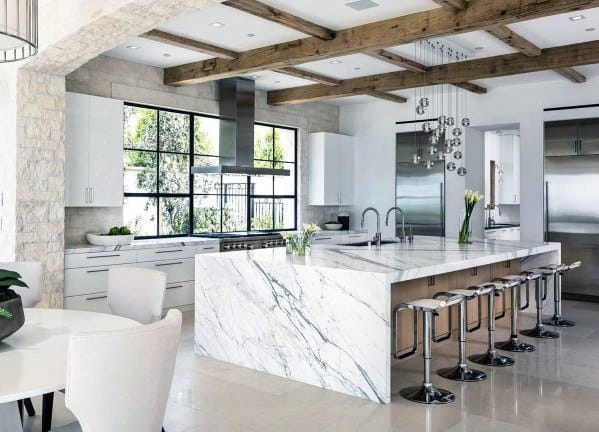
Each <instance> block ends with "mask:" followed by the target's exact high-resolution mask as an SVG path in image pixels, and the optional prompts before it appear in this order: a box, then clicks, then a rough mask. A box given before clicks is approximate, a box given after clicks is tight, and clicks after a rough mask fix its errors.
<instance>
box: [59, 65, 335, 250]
mask: <svg viewBox="0 0 599 432" xmlns="http://www.w3.org/2000/svg"><path fill="white" fill-rule="evenodd" d="M162 77H163V73H162V69H159V68H155V67H151V66H145V65H140V64H136V63H132V62H128V61H125V60H120V59H116V58H112V57H106V56H98V57H96V58H94V59H92V60H90V61H89V62H87V63H86V64H85V65H83V66H82V67H80V68H78V69H77V70H75V71H73V72H72V73H71V74H69V75H68V76H67V77H66V89H67V91H72V92H77V93H85V94H91V95H95V96H101V97H109V98H115V99H120V100H124V101H128V102H137V103H142V104H148V105H154V106H160V107H169V108H176V109H181V110H187V111H192V112H198V113H206V114H218V109H219V108H218V92H217V86H216V84H215V83H208V84H202V85H195V86H188V87H170V86H165V85H163V84H162ZM256 120H257V121H259V122H264V123H272V124H278V125H282V126H290V127H295V128H298V131H299V133H298V140H299V142H298V144H299V152H298V154H299V156H298V173H299V174H298V175H300V177H299V179H298V199H299V205H298V208H299V215H298V220H299V223H300V224H301V223H304V222H315V223H322V222H325V221H326V220H329V219H331V218H333V217H334V216H335V215H336V214H337V211H338V207H313V206H308V134H309V133H310V132H338V131H339V107H338V106H334V105H329V104H323V103H312V104H304V105H297V106H293V105H292V106H282V107H274V106H269V105H267V103H266V93H265V92H262V91H257V95H256ZM122 219H123V217H122V211H120V209H117V210H116V211H115V209H110V208H93V209H78V208H67V209H66V232H65V238H66V242H67V244H72V243H81V242H84V241H85V232H89V231H93V230H96V231H97V230H100V231H101V230H104V229H106V228H108V227H110V226H114V225H120V224H121V223H122Z"/></svg>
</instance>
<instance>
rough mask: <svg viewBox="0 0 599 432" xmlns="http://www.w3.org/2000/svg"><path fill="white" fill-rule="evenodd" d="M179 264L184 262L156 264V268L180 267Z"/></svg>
mask: <svg viewBox="0 0 599 432" xmlns="http://www.w3.org/2000/svg"><path fill="white" fill-rule="evenodd" d="M179 264H183V261H178V262H174V263H163V264H154V266H156V267H164V266H169V265H179Z"/></svg>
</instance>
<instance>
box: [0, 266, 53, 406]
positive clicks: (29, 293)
mask: <svg viewBox="0 0 599 432" xmlns="http://www.w3.org/2000/svg"><path fill="white" fill-rule="evenodd" d="M0 269H4V270H10V271H14V272H17V273H19V274H20V275H21V280H22V281H23V282H25V283H26V284H27V287H28V288H24V287H19V286H12V287H11V289H12V290H13V291H14V292H16V293H17V294H19V295H20V296H21V302H22V303H23V307H25V308H31V307H34V306H35V305H37V304H38V303H39V302H40V300H41V299H42V293H43V291H44V267H43V266H42V264H41V263H38V262H0ZM23 405H24V406H25V410H26V411H27V415H29V416H30V417H33V416H34V415H35V408H34V407H33V403H31V399H30V398H27V399H23V401H19V408H20V409H22V407H23Z"/></svg>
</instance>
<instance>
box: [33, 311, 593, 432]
mask: <svg viewBox="0 0 599 432" xmlns="http://www.w3.org/2000/svg"><path fill="white" fill-rule="evenodd" d="M564 309H565V315H566V316H567V317H568V318H570V319H574V320H576V321H577V323H578V325H577V326H576V327H573V328H566V329H560V330H559V332H560V333H561V335H562V337H561V339H558V340H540V341H537V340H531V339H528V338H523V340H526V341H528V342H531V343H533V344H535V345H536V346H537V351H536V352H534V353H530V354H515V355H513V357H514V358H516V360H517V361H516V365H515V366H514V367H511V368H503V369H492V368H482V367H481V368H482V369H484V370H485V371H486V372H487V373H488V375H489V377H488V380H487V381H486V382H484V383H469V384H461V383H455V382H452V381H447V380H445V379H443V378H440V377H439V376H437V375H435V376H434V382H435V384H436V385H437V386H438V387H442V388H445V389H448V390H451V391H452V392H454V393H455V394H456V401H455V402H454V403H453V404H450V405H445V406H423V405H419V404H415V403H411V402H409V401H407V400H405V399H403V398H402V397H401V396H399V395H397V396H396V397H395V399H394V400H393V402H392V403H391V404H389V405H378V404H375V403H371V402H367V401H364V400H360V399H356V398H353V397H349V396H345V395H341V394H338V393H335V392H331V391H326V390H321V389H318V388H315V387H312V386H308V385H305V384H300V383H297V382H294V381H289V380H285V379H282V378H277V377H272V376H269V375H266V374H263V373H259V372H256V371H252V370H248V369H244V368H241V367H237V366H232V365H229V364H226V363H221V362H218V361H215V360H210V359H206V358H200V357H196V356H194V354H193V315H192V314H191V313H186V314H185V323H184V330H183V336H182V341H181V348H180V351H179V357H178V359H177V369H176V371H175V378H174V382H173V386H172V391H171V397H170V401H169V404H168V408H167V414H166V420H165V428H166V430H167V432H183V431H186V432H196V431H197V432H200V431H206V432H225V431H226V432H236V431H240V432H241V431H243V432H271V431H272V432H281V431H285V432H296V431H297V432H299V431H302V432H306V431H315V432H345V431H347V432H350V431H352V432H353V431H356V432H358V431H359V432H369V431H373V432H374V431H376V432H386V431H394V432H396V431H426V432H429V431H450V432H457V431H460V432H463V431H476V432H482V431H497V432H499V431H501V432H508V431H516V432H520V431H521V432H524V431H560V432H570V431H572V432H577V431H581V432H582V431H599V304H590V303H575V302H565V306H564ZM521 324H522V327H523V328H524V327H529V326H530V324H532V319H531V317H529V316H522V317H521ZM498 325H499V330H498V340H502V339H504V338H507V335H508V333H509V332H508V322H507V321H506V320H505V319H504V320H502V321H500V322H499V324H498ZM469 337H470V341H469V344H468V353H469V354H470V353H478V352H483V351H484V350H485V338H486V332H484V331H479V332H477V333H475V334H474V335H469ZM456 361H457V344H456V343H453V342H450V343H447V344H445V345H442V346H439V345H437V346H435V345H434V346H433V366H434V368H435V369H436V368H439V367H444V366H449V365H453V364H454V363H455V362H456ZM421 370H422V364H421V358H410V359H407V360H406V361H404V362H402V364H401V365H400V366H399V367H397V368H395V369H394V371H393V380H392V383H393V389H394V394H397V392H398V391H399V389H401V388H402V387H406V386H409V385H414V384H418V383H419V382H420V381H421ZM34 403H35V405H36V407H38V409H40V408H41V407H40V401H39V400H35V401H34ZM124 408H126V407H124ZM72 419H73V418H72V416H71V414H70V413H69V412H68V410H66V409H65V407H64V398H63V395H62V394H59V395H57V396H56V402H55V415H54V424H55V425H60V424H63V423H66V422H69V421H72ZM25 430H26V431H27V432H33V431H39V430H40V419H39V416H37V417H36V418H33V419H28V420H27V423H26V427H25ZM115 432H117V431H115Z"/></svg>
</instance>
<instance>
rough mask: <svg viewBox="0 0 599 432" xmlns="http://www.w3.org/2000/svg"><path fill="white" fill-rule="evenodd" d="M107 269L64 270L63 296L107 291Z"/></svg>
mask: <svg viewBox="0 0 599 432" xmlns="http://www.w3.org/2000/svg"><path fill="white" fill-rule="evenodd" d="M111 267H116V266H111ZM109 268H110V267H108V266H104V267H88V268H76V269H66V270H65V271H64V295H65V296H66V297H70V296H78V295H85V294H92V293H99V292H103V291H107V290H108V269H109Z"/></svg>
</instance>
